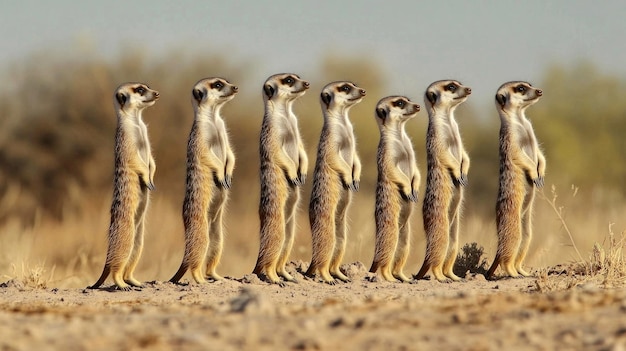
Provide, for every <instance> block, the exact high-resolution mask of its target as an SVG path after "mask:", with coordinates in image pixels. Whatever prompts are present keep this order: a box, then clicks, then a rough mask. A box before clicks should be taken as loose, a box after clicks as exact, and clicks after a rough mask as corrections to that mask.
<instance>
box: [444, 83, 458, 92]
mask: <svg viewBox="0 0 626 351" xmlns="http://www.w3.org/2000/svg"><path fill="white" fill-rule="evenodd" d="M443 89H444V90H445V91H449V92H451V93H454V92H455V91H456V89H457V86H456V84H454V83H450V84H448V85H446V86H445V87H444V88H443Z"/></svg>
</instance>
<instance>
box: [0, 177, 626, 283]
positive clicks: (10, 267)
mask: <svg viewBox="0 0 626 351" xmlns="http://www.w3.org/2000/svg"><path fill="white" fill-rule="evenodd" d="M241 191H242V192H245V193H247V194H254V195H252V196H250V195H249V196H248V197H247V198H246V197H238V196H236V197H233V198H231V201H230V202H229V205H228V211H227V213H226V219H225V221H226V226H227V231H226V241H225V250H224V256H223V259H222V262H221V264H220V266H219V267H218V270H219V271H220V272H221V273H222V274H224V275H227V276H234V277H241V276H243V275H244V274H247V273H249V272H250V271H251V270H252V268H253V266H254V262H255V260H256V255H257V250H258V217H257V216H258V215H257V206H258V205H257V201H258V198H257V196H258V195H256V194H258V189H257V188H256V187H255V185H250V186H249V188H247V189H242V190H241ZM559 199H560V198H559ZM576 199H578V197H577V198H576ZM563 200H564V201H566V202H567V201H568V199H567V198H565V199H563ZM109 202H110V194H103V195H101V196H100V197H98V198H93V199H92V201H91V202H90V205H88V206H85V208H84V209H83V211H82V214H81V215H77V216H70V217H68V218H67V219H66V220H65V221H64V222H63V223H58V222H56V221H53V220H46V219H43V220H41V221H39V222H38V223H36V224H35V225H34V226H33V227H30V228H24V227H20V225H19V224H16V223H14V222H8V223H5V225H3V226H1V227H0V232H1V233H2V234H3V240H2V248H0V276H1V277H4V279H5V280H7V279H13V278H16V279H20V280H24V281H26V282H28V284H26V283H25V285H29V286H33V287H37V286H39V287H41V286H43V285H45V286H48V287H85V286H87V285H89V284H92V283H93V282H94V281H95V279H96V278H97V277H98V275H99V274H100V272H101V269H102V266H103V263H104V258H105V254H106V231H107V228H108V224H109V223H108V222H109V205H110V204H109ZM307 203H308V195H307V194H306V192H305V193H304V194H303V201H302V205H301V211H300V216H299V218H298V228H299V229H298V233H297V240H296V244H295V246H294V250H293V252H292V258H293V259H294V260H303V261H308V260H309V259H310V245H311V242H310V230H309V228H308V219H307V217H306V207H307ZM557 205H558V206H556V208H559V207H561V212H560V215H559V216H557V215H556V214H555V213H554V212H553V206H552V205H548V204H546V203H545V201H538V202H537V211H536V220H535V223H534V227H535V233H536V235H535V237H534V238H533V243H532V245H531V250H530V253H529V256H528V259H527V266H529V267H531V268H534V269H536V270H537V272H538V277H539V283H538V284H542V282H543V281H542V277H545V276H546V275H548V274H549V275H550V276H555V275H557V276H559V277H563V281H562V282H558V279H561V278H558V279H557V283H556V286H545V285H544V286H541V287H540V288H538V289H540V290H542V291H546V290H554V289H558V290H562V289H567V288H570V287H572V286H575V285H576V284H584V282H585V281H586V280H588V279H591V278H593V279H597V280H600V281H602V284H603V285H604V286H607V287H609V286H621V285H623V283H624V280H625V276H626V274H625V273H626V261H625V260H624V244H625V241H626V239H625V238H624V235H625V234H624V233H622V234H621V235H619V234H613V230H612V228H616V227H621V228H624V222H623V219H621V217H620V216H618V215H617V214H618V213H623V211H624V210H626V206H622V207H620V208H615V209H614V211H611V212H609V213H606V212H601V211H593V210H589V207H588V206H587V204H586V203H582V202H581V201H571V202H568V203H567V206H565V205H559V204H557ZM373 208H374V197H373V194H372V193H369V192H367V191H365V190H363V191H361V192H359V193H357V194H356V196H355V199H354V204H353V206H352V208H351V209H350V232H349V242H348V248H347V253H346V257H345V260H344V261H345V262H354V261H360V262H363V264H365V265H366V266H368V265H369V263H370V262H371V259H372V256H373V251H374V220H373V217H372V215H373ZM419 208H420V204H418V205H417V206H416V211H415V213H414V216H413V219H412V232H413V244H412V250H411V255H410V257H409V262H408V263H407V266H406V273H407V274H410V273H415V272H416V271H417V270H418V269H419V267H420V266H421V263H422V260H423V258H424V250H425V247H424V234H423V230H422V222H421V215H420V211H419ZM582 214H584V215H582ZM608 216H611V217H608ZM612 218H617V219H618V220H621V221H622V223H620V224H617V223H616V224H614V225H612V226H611V227H610V231H609V234H608V236H607V235H605V234H601V233H602V232H603V231H602V230H601V228H602V226H601V223H603V222H604V223H609V222H610V221H611V219H612ZM565 223H566V224H567V225H568V226H567V228H571V229H569V232H568V233H567V234H566V235H563V234H562V233H563V231H564V224H565ZM461 228H462V234H461V242H462V245H463V243H472V244H468V245H466V246H465V247H464V248H463V249H462V252H461V253H462V255H461V257H460V260H459V264H461V263H462V264H461V266H463V267H464V268H463V270H464V271H463V272H462V273H461V274H465V272H466V271H467V270H470V271H472V272H480V269H481V268H483V269H484V267H485V263H486V262H489V261H490V260H492V259H493V254H494V253H495V248H496V235H495V227H494V225H493V223H492V220H491V219H489V218H484V217H482V216H478V215H468V216H467V217H466V218H464V221H463V224H462V227H461ZM603 228H604V231H606V225H604V227H603ZM570 237H571V239H570ZM600 243H602V244H600ZM182 252H183V230H182V220H181V215H180V204H179V203H177V202H173V201H171V200H169V199H168V198H167V197H166V196H163V195H162V194H159V193H158V192H156V193H155V194H154V196H153V198H152V204H151V207H150V209H149V212H148V225H147V232H146V247H145V250H144V254H143V256H142V259H141V261H140V264H139V267H138V272H137V276H138V277H139V278H140V279H142V280H146V281H151V280H167V279H169V278H170V276H171V275H172V274H173V273H174V272H175V270H176V269H177V268H178V265H179V264H180V260H181V258H182ZM577 252H580V255H583V257H585V256H586V257H588V259H585V260H580V259H578V254H577ZM16 262H22V263H21V264H20V266H19V267H18V268H20V269H16V266H15V264H16ZM559 264H564V265H565V266H564V267H567V269H566V268H563V267H560V268H559V267H557V268H554V269H551V270H549V269H548V268H546V267H553V266H555V265H559ZM31 267H33V268H31ZM469 267H471V268H469ZM46 272H51V273H54V274H51V273H50V274H47V273H46ZM568 279H570V280H572V279H573V281H575V284H574V282H569V281H568ZM545 281H547V280H545ZM40 283H44V284H43V285H42V284H40ZM550 284H552V285H554V284H555V283H550Z"/></svg>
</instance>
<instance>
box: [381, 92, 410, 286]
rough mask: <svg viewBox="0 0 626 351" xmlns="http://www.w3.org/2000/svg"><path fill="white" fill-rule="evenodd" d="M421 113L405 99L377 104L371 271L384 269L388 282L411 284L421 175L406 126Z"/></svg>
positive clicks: (385, 99) (388, 100)
mask: <svg viewBox="0 0 626 351" xmlns="http://www.w3.org/2000/svg"><path fill="white" fill-rule="evenodd" d="M419 110H420V106H419V105H418V104H415V103H412V102H411V101H410V100H409V99H408V98H406V97H404V96H389V97H386V98H383V99H381V100H380V101H379V102H378V104H377V105H376V122H377V123H378V128H379V130H380V142H379V144H378V155H377V164H378V181H377V184H376V209H375V213H374V217H375V221H376V249H375V252H374V261H373V262H372V266H371V268H370V272H371V273H375V272H376V271H377V270H378V269H380V271H381V275H382V277H383V278H384V279H385V280H387V281H397V280H400V281H402V282H408V281H410V279H409V278H408V277H407V276H406V275H404V273H403V272H402V269H403V268H404V265H405V263H406V260H407V258H408V255H409V249H410V244H411V242H410V234H411V230H410V221H409V219H410V217H411V213H412V211H413V206H414V203H415V202H417V199H418V191H419V183H420V173H419V170H418V168H417V162H416V161H415V151H414V150H413V144H412V143H411V139H410V138H409V136H408V135H407V133H406V131H405V125H406V122H407V121H408V120H410V119H411V118H413V117H415V116H416V115H417V113H418V112H419ZM396 279H397V280H396Z"/></svg>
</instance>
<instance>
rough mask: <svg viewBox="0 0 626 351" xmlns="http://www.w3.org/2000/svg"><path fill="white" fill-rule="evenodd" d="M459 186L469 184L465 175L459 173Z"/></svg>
mask: <svg viewBox="0 0 626 351" xmlns="http://www.w3.org/2000/svg"><path fill="white" fill-rule="evenodd" d="M459 184H461V185H462V186H467V185H468V184H469V180H468V179H467V174H466V173H461V177H460V178H459Z"/></svg>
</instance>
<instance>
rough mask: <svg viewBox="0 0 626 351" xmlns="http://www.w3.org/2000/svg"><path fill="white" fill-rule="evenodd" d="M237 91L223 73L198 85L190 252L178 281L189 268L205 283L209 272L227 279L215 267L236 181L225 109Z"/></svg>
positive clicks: (188, 201) (191, 152)
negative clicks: (231, 193)
mask: <svg viewBox="0 0 626 351" xmlns="http://www.w3.org/2000/svg"><path fill="white" fill-rule="evenodd" d="M235 94H237V87H236V86H235V85H232V84H230V83H229V82H228V81H226V80H225V79H222V78H206V79H202V80H200V81H199V82H198V83H196V85H195V86H194V87H193V89H192V95H193V99H192V104H193V109H194V121H193V125H192V127H191V132H190V134H189V142H188V144H187V186H186V189H185V200H184V201H183V223H184V225H185V254H184V256H183V261H182V263H181V265H180V268H179V269H178V272H176V274H174V277H172V279H170V282H173V283H177V282H178V281H179V280H180V278H182V277H183V275H184V274H185V272H187V270H188V269H189V270H190V271H191V275H192V277H193V279H194V280H195V281H196V283H204V282H205V281H206V280H205V279H206V278H210V279H213V280H220V279H222V277H221V276H220V275H219V274H217V273H216V272H215V268H216V267H217V264H218V263H219V261H220V257H221V255H222V248H223V224H222V217H223V215H224V208H225V204H226V201H227V200H228V189H230V187H231V184H232V179H233V169H234V168H235V154H234V153H233V150H232V149H231V147H230V142H229V141H228V133H227V132H226V125H225V123H224V120H223V119H222V116H221V114H220V111H221V109H222V107H223V106H224V104H226V103H227V102H228V101H230V100H232V99H233V97H235ZM205 263H206V266H205ZM204 267H206V274H204V273H203V268H204Z"/></svg>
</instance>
